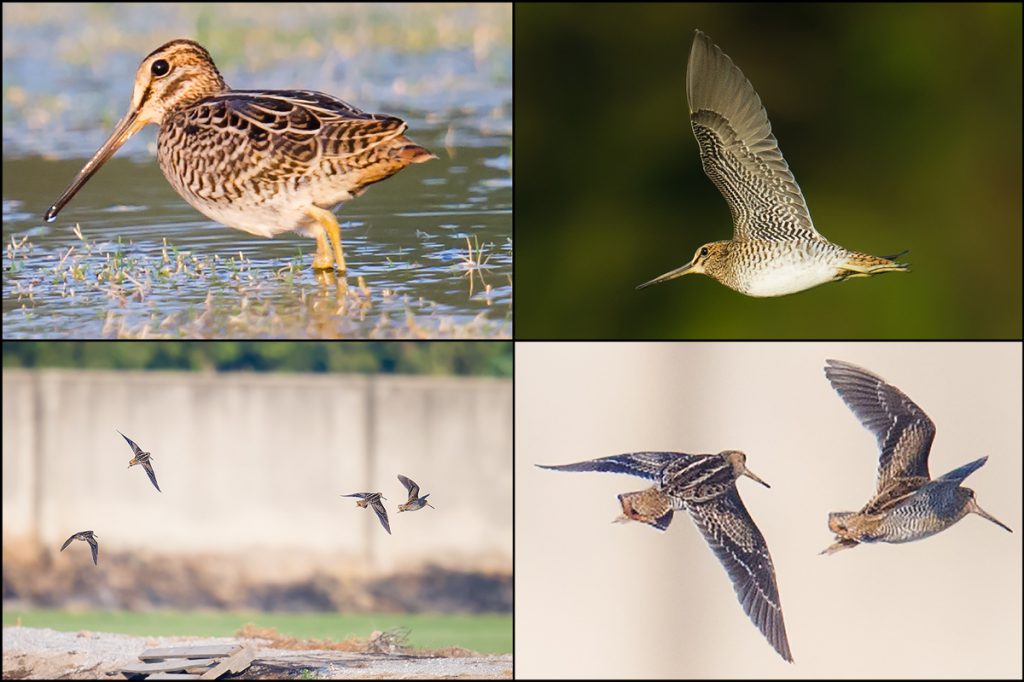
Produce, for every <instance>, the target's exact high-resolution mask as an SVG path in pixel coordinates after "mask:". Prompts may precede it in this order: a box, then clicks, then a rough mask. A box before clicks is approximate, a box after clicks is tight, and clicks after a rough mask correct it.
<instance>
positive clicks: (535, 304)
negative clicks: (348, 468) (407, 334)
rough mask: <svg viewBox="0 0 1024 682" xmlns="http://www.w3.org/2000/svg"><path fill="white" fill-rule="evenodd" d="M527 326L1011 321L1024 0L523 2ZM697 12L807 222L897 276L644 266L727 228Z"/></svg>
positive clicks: (522, 290) (745, 328) (685, 253)
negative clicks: (690, 79)
mask: <svg viewBox="0 0 1024 682" xmlns="http://www.w3.org/2000/svg"><path fill="white" fill-rule="evenodd" d="M515 22H516V23H515V70H516V76H517V77H516V101H515V105H516V106H515V130H516V138H517V140H518V144H517V146H516V154H517V159H516V162H517V164H516V193H515V215H516V257H517V258H516V260H517V262H516V267H517V269H518V272H517V274H518V277H517V282H516V298H517V300H516V336H517V337H518V338H578V339H579V338H597V337H612V338H665V337H667V338H679V337H682V338H694V337H697V338H880V339H882V338H904V339H906V338H965V339H966V338H1020V336H1021V286H1022V283H1021V5H1020V4H1002V5H995V4H970V5H955V4H943V5H888V4H877V5H831V4H830V5H813V4H810V5H804V4H801V5H762V4H758V5H732V4H714V5H712V4H706V5H681V6H679V5H652V4H630V5H589V6H587V7H586V8H581V7H579V6H570V5H551V4H546V3H545V4H527V5H517V6H516V7H515ZM695 28H700V29H701V30H703V31H705V32H707V33H708V34H709V35H710V36H711V37H712V39H713V40H714V41H715V42H716V43H717V44H718V45H720V46H721V47H722V49H723V50H724V51H725V53H726V54H728V55H729V56H730V57H732V59H733V61H735V62H736V64H737V65H738V66H739V67H740V68H741V69H742V70H743V72H744V74H745V75H746V76H747V78H749V79H750V81H751V82H752V83H753V85H754V88H755V89H756V90H757V92H758V93H759V94H760V96H761V100H762V102H763V103H764V104H765V107H766V108H767V110H768V115H769V119H770V120H771V122H772V124H773V130H774V132H775V135H776V137H777V138H778V139H779V144H780V147H781V149H782V152H783V154H784V155H785V157H786V160H787V161H788V162H789V165H790V168H791V169H792V170H793V172H794V175H795V176H796V178H797V181H798V182H799V183H800V186H801V188H802V189H803V192H804V195H805V196H806V198H807V202H808V206H809V207H810V211H811V216H812V218H813V219H814V221H815V225H816V227H817V228H818V229H819V231H821V233H822V234H823V235H825V236H826V237H827V238H829V239H830V240H832V241H835V242H836V243H838V244H840V245H842V246H845V247H848V248H851V249H856V250H860V251H865V252H867V253H872V254H877V255H885V254H892V253H896V252H898V251H900V250H902V249H910V253H909V254H908V255H907V256H906V257H905V258H904V260H905V261H907V262H909V263H910V264H911V266H912V267H911V272H910V273H909V274H889V275H883V276H880V277H876V278H871V279H854V280H850V281H848V282H842V283H838V284H827V285H824V286H820V287H817V288H815V289H811V290H809V291H806V292H802V293H798V294H795V295H791V296H785V297H780V298H773V299H755V298H748V297H746V296H743V295H741V294H738V293H736V292H733V291H731V290H729V289H727V288H725V287H723V286H721V285H720V284H718V283H717V282H715V281H713V280H712V279H710V278H707V277H703V276H692V277H685V278H682V279H679V280H675V281H672V282H669V283H666V284H660V285H658V286H656V287H653V288H651V289H646V290H644V291H636V290H635V287H636V285H638V284H640V283H641V282H645V281H647V280H649V279H651V278H653V277H655V276H656V275H660V274H661V273H663V272H666V271H668V270H671V269H673V268H675V267H677V266H679V265H682V264H684V263H686V262H688V261H689V259H690V258H691V257H692V256H693V252H694V250H695V249H696V248H697V247H698V246H700V245H701V244H703V243H705V242H709V241H713V240H716V239H728V238H730V237H731V234H732V223H731V219H730V216H729V211H728V209H727V207H726V205H725V202H724V200H723V199H722V197H721V195H719V193H718V191H717V190H716V189H715V188H714V186H713V185H712V184H711V182H710V181H709V180H708V179H707V178H706V177H705V176H704V174H703V171H702V170H701V166H700V161H699V159H698V156H697V146H696V143H695V141H694V139H693V134H692V132H691V130H690V123H689V116H688V109H687V103H686V92H685V74H686V62H687V58H688V55H689V51H690V44H691V41H692V38H693V31H694V29H695Z"/></svg>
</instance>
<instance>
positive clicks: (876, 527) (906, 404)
mask: <svg viewBox="0 0 1024 682" xmlns="http://www.w3.org/2000/svg"><path fill="white" fill-rule="evenodd" d="M825 376H826V377H827V378H828V380H829V383H831V384H832V388H834V389H835V390H836V392H837V393H838V394H839V397H840V398H842V399H843V402H845V403H846V405H847V407H849V408H850V410H851V411H853V413H854V415H856V417H857V419H859V420H860V422H861V424H863V425H864V428H866V429H867V430H868V431H870V432H871V433H873V434H874V435H875V438H876V439H877V441H878V449H879V458H878V482H877V485H876V490H875V495H874V496H873V497H872V498H871V499H870V500H868V502H867V504H865V505H864V507H863V508H862V509H861V510H860V511H858V512H832V513H830V514H829V515H828V516H829V519H828V526H829V530H831V531H832V532H833V533H835V541H834V542H833V544H832V545H830V546H829V547H827V548H826V549H824V550H823V551H822V552H821V554H834V553H835V552H838V551H841V550H844V549H849V548H851V547H856V546H857V545H858V544H860V543H862V542H867V543H872V542H888V543H902V542H913V541H915V540H921V539H924V538H926V537H929V536H931V535H934V534H936V533H939V532H941V531H943V530H945V529H947V528H949V527H950V526H952V525H953V524H955V523H956V522H957V521H959V520H960V519H962V518H963V517H964V516H966V515H967V514H971V513H974V514H977V515H979V516H981V517H983V518H985V519H988V520H989V521H992V522H993V523H995V524H997V525H999V526H1001V527H1002V528H1005V529H1006V530H1008V531H1009V530H1010V528H1009V527H1007V526H1006V525H1005V524H1004V523H1002V522H1001V521H999V520H997V519H996V518H995V517H993V516H991V515H989V514H988V513H987V512H985V511H984V510H983V509H982V508H981V507H979V506H978V502H977V500H975V495H974V491H973V490H971V489H970V488H964V487H961V486H960V484H961V483H962V482H963V481H964V479H965V478H967V477H968V476H969V475H970V474H971V473H972V472H974V471H975V470H977V469H978V468H979V467H981V466H982V465H984V464H985V462H986V461H987V460H988V457H981V458H979V459H976V460H974V461H973V462H969V463H968V464H965V465H963V466H961V467H958V468H956V469H954V470H953V471H950V472H949V473H947V474H945V475H944V476H940V477H939V478H937V479H935V480H932V478H931V475H930V474H929V473H928V455H929V453H930V452H931V447H932V440H933V439H934V438H935V424H934V423H933V422H932V420H931V419H929V417H928V415H927V414H925V413H924V411H923V410H922V409H921V408H920V407H918V406H917V404H915V403H914V401H912V400H911V399H910V398H908V397H907V396H906V395H905V394H904V393H903V392H902V391H901V390H899V389H898V388H896V387H895V386H892V385H890V384H888V383H886V381H885V380H884V379H882V378H881V377H880V376H878V375H876V374H874V373H872V372H869V371H868V370H866V369H864V368H862V367H858V366H857V365H854V364H851V363H849V362H843V361H841V360H826V367H825ZM1011 532H1012V531H1011Z"/></svg>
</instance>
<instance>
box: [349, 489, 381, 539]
mask: <svg viewBox="0 0 1024 682" xmlns="http://www.w3.org/2000/svg"><path fill="white" fill-rule="evenodd" d="M342 497H359V498H362V499H360V500H359V501H357V502H356V506H357V507H363V508H364V509H365V508H366V506H367V505H369V506H370V508H371V509H373V511H375V512H376V513H377V518H378V519H380V525H382V526H384V530H386V531H387V532H388V535H391V524H389V523H388V511H387V510H386V509H385V508H384V504H383V503H382V502H381V500H386V499H388V498H386V497H384V496H383V495H382V494H380V493H351V494H349V495H342Z"/></svg>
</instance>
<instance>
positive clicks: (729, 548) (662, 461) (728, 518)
mask: <svg viewBox="0 0 1024 682" xmlns="http://www.w3.org/2000/svg"><path fill="white" fill-rule="evenodd" d="M746 461H747V456H746V455H745V454H743V453H742V452H739V451H737V450H726V451H725V452H720V453H718V454H717V455H687V454H684V453H680V452H634V453H629V454H624V455H614V456H612V457H602V458H601V459H592V460H588V461H586V462H577V463H576V464H563V465H561V466H544V465H540V464H538V465H537V466H539V467H541V468H542V469H555V470H557V471H607V472H611V473H616V474H629V475H631V476H639V477H640V478H645V479H647V480H650V481H654V485H653V486H652V487H650V488H648V489H647V490H642V491H639V492H632V493H623V494H621V495H619V502H620V503H621V504H622V516H620V517H618V518H617V519H615V520H616V521H619V522H625V521H639V522H641V523H646V524H648V525H650V526H652V527H654V528H657V529H658V530H666V529H667V528H668V526H669V524H670V523H671V522H672V515H673V513H674V512H677V511H681V510H683V509H685V510H686V511H688V512H689V513H690V518H691V519H692V520H693V522H694V523H695V524H696V525H697V528H699V529H700V532H701V533H703V535H704V539H705V540H706V541H707V543H708V545H709V546H710V547H711V550H712V551H713V552H714V553H715V556H716V557H718V560H719V561H720V562H721V563H722V566H724V567H725V570H726V572H727V573H728V574H729V578H730V580H732V584H733V588H734V589H735V590H736V596H737V597H738V598H739V601H740V604H742V605H743V611H744V613H746V614H747V616H749V617H750V619H751V621H752V622H753V623H754V625H756V626H757V628H758V629H759V630H760V631H761V634H763V635H764V636H765V638H766V639H767V640H768V642H769V643H770V644H771V645H772V646H773V647H774V648H775V650H776V651H777V652H778V653H779V655H780V656H782V658H784V659H785V660H787V661H790V662H792V660H793V656H792V654H791V653H790V651H789V640H788V639H787V638H786V625H785V623H784V622H783V620H782V605H781V603H780V601H779V588H778V585H777V584H776V582H775V567H774V566H773V564H772V558H771V556H770V555H769V554H768V546H767V545H766V544H765V541H764V536H762V535H761V531H759V530H758V528H757V526H756V525H755V524H754V521H753V519H751V518H750V514H748V513H747V509H746V507H744V506H743V500H741V499H740V495H739V492H738V491H737V490H736V479H738V478H739V477H740V476H748V477H749V478H752V479H754V480H755V481H757V482H758V483H760V484H761V485H763V486H765V487H766V488H767V487H769V486H768V484H767V483H765V482H764V481H762V480H761V479H760V478H758V477H757V476H755V475H754V474H753V473H751V472H750V470H749V469H747V465H746Z"/></svg>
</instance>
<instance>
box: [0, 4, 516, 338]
mask: <svg viewBox="0 0 1024 682" xmlns="http://www.w3.org/2000/svg"><path fill="white" fill-rule="evenodd" d="M161 11H163V10H161ZM190 11H191V10H189V9H188V8H185V9H181V8H179V9H173V10H167V11H166V12H165V14H166V15H167V16H166V17H165V20H166V22H167V23H168V24H169V25H174V24H175V22H180V23H181V26H182V28H171V29H169V30H171V31H174V35H172V36H171V37H175V36H176V35H182V36H194V35H195V33H194V31H191V30H190V29H189V28H188V26H189V23H190V21H191V20H192V17H191V16H190V15H188V12H190ZM206 11H210V12H215V13H216V12H221V13H222V14H221V15H218V16H217V17H216V18H215V20H212V25H215V26H216V27H217V29H218V31H221V32H224V33H226V34H227V35H228V37H226V38H225V37H221V38H220V39H218V35H220V34H218V33H214V34H213V36H212V37H211V38H210V40H211V41H212V43H211V44H209V45H208V47H210V49H211V53H212V55H213V57H214V60H215V61H217V62H218V66H219V67H220V68H221V70H222V72H223V73H224V76H225V78H226V80H227V82H228V83H230V84H231V85H232V86H234V87H237V88H240V89H251V88H257V87H266V88H268V89H273V88H290V87H294V88H309V89H317V90H322V91H324V92H328V93H330V94H334V95H336V96H339V97H341V98H343V99H346V100H348V101H351V102H352V103H353V104H355V105H356V106H358V107H360V108H364V109H366V110H370V111H379V112H382V113H389V114H393V115H396V116H399V117H401V118H403V119H405V120H406V121H407V122H408V123H409V130H408V132H407V135H408V136H409V137H410V138H411V139H412V140H414V141H415V142H417V143H419V144H421V145H423V146H425V147H427V148H428V149H430V150H431V151H433V152H434V153H435V154H437V156H438V157H439V158H438V159H436V160H433V161H430V162H428V163H424V164H418V165H415V166H412V167H409V168H406V169H405V170H403V171H401V172H399V173H398V174H397V175H395V176H393V177H391V178H389V179H388V180H386V181H384V182H381V183H379V184H377V185H374V186H373V187H371V188H369V189H368V190H367V191H366V193H365V194H364V195H362V196H360V197H358V198H356V199H353V200H352V201H350V202H348V203H346V204H345V205H343V206H341V207H340V208H338V209H337V210H336V211H335V214H336V215H337V217H338V220H339V223H340V224H341V228H342V242H343V245H344V251H345V260H346V263H347V265H348V271H347V273H346V278H345V279H344V280H341V281H338V280H333V279H327V278H326V277H324V276H322V275H317V274H315V273H314V272H313V270H312V268H311V267H310V264H311V262H312V254H313V253H314V252H315V249H316V242H315V240H313V239H311V238H307V237H303V236H301V235H297V234H294V233H285V234H281V235H278V236H277V237H275V238H274V239H270V240H268V239H264V238H262V237H255V236H253V235H250V234H247V233H244V232H240V231H237V230H233V229H231V228H228V227H225V226H223V225H220V224H218V223H216V222H214V221H211V220H209V219H207V218H206V217H205V216H203V215H202V214H200V213H199V212H198V211H196V210H195V209H193V208H192V207H191V206H189V205H188V203H187V202H185V200H184V199H182V198H181V197H180V196H178V195H177V193H176V192H175V191H174V190H173V189H172V188H171V186H170V185H169V184H168V183H167V181H166V179H165V178H164V177H163V175H162V173H161V172H160V169H159V167H158V165H157V162H156V158H155V153H156V149H155V139H156V127H155V126H149V127H147V128H146V129H145V130H143V131H142V132H140V133H139V134H138V135H136V136H135V138H133V139H132V140H130V141H129V142H128V143H127V144H126V145H125V146H124V147H123V148H122V149H121V150H120V151H119V152H118V153H117V154H116V156H115V157H114V158H113V159H111V160H110V161H108V162H107V163H106V164H105V165H104V166H103V167H102V168H101V169H100V170H99V172H97V173H96V175H94V176H93V177H92V178H91V179H90V181H89V182H88V183H87V184H86V185H85V187H84V188H83V189H82V190H81V191H80V192H79V193H78V194H77V195H76V196H75V197H74V198H73V199H72V200H71V202H70V203H69V204H68V205H67V206H65V207H64V209H63V210H62V211H61V213H60V215H59V216H58V217H57V219H56V220H55V221H54V222H53V223H51V224H46V223H44V222H43V219H42V215H43V213H44V212H45V211H46V209H47V208H48V207H49V206H50V204H52V202H53V201H54V199H56V197H57V196H58V195H59V194H60V192H61V191H62V190H63V189H64V187H66V185H67V184H68V182H69V181H70V180H71V179H72V178H73V177H74V175H75V174H76V173H77V172H78V171H79V169H80V168H81V167H82V165H83V164H84V163H85V160H86V159H88V158H89V156H91V154H92V152H94V151H95V150H96V149H97V148H98V147H99V145H100V144H102V142H103V141H104V140H105V139H106V136H107V135H108V134H109V132H110V130H111V129H112V128H113V126H114V124H115V123H116V121H117V119H118V118H119V117H121V116H122V115H123V114H124V111H125V109H126V108H127V105H128V101H129V95H130V92H131V83H132V79H133V77H134V73H135V68H136V67H137V65H138V63H139V61H140V60H141V58H142V57H143V56H145V54H146V53H147V52H149V51H151V50H152V49H153V48H155V47H157V46H158V45H159V44H160V43H161V42H163V40H164V39H165V37H164V38H161V39H160V40H156V39H155V38H141V37H137V36H133V37H132V38H131V44H130V45H125V44H123V43H117V42H116V41H114V42H111V44H109V45H107V44H105V43H103V42H99V43H89V42H88V41H87V40H86V39H85V38H84V37H83V35H85V34H87V33H88V30H89V26H93V25H94V24H95V22H96V21H98V20H99V19H101V18H102V17H96V16H93V15H94V14H95V13H97V12H100V13H102V12H103V10H101V9H99V8H95V7H94V8H92V9H80V8H73V9H68V14H69V15H74V14H76V13H80V16H78V18H77V19H75V17H73V16H68V17H64V16H63V15H61V18H54V17H57V16H58V15H57V14H54V13H48V12H42V13H41V14H40V15H38V16H37V15H34V14H32V12H34V10H32V9H31V8H24V7H18V8H14V9H10V8H8V7H7V6H5V9H4V41H5V53H4V62H3V69H4V86H5V87H4V109H3V123H4V125H3V135H4V147H3V240H4V254H3V267H4V278H3V332H4V337H5V338H25V337H71V338H93V337H110V336H133V337H134V336H154V335H157V336H171V337H177V336H186V337H211V336H214V337H216V336H244V337H267V336H274V337H276V336H285V337H305V336H322V337H361V336H382V337H388V336H417V337H436V336H459V337H481V336H484V337H493V336H511V332H512V169H511V165H512V159H511V148H512V122H511V43H510V40H509V41H508V42H507V44H506V42H505V39H504V37H503V35H504V34H503V33H501V30H497V31H495V30H491V29H489V28H487V27H488V23H487V22H491V23H492V24H495V25H496V26H498V27H499V28H500V27H501V26H502V22H503V21H504V15H503V14H501V13H495V12H494V11H493V10H492V9H491V8H487V7H474V6H469V7H468V8H463V9H461V10H459V12H454V13H452V14H451V17H446V16H445V13H443V12H438V13H436V15H437V16H436V17H435V19H434V20H436V22H437V27H438V29H437V30H434V29H431V31H432V32H433V33H432V34H434V35H437V36H442V37H443V36H445V35H449V34H446V33H444V31H443V30H441V28H443V27H445V26H447V24H446V23H445V22H451V24H452V26H453V27H454V28H452V29H451V31H450V35H451V36H453V37H450V39H447V40H442V39H441V38H439V39H438V41H437V44H417V45H411V44H410V45H404V44H399V43H394V44H392V43H389V42H388V37H389V36H390V35H392V32H393V33H394V35H396V36H403V37H405V36H412V38H415V35H413V34H412V33H411V32H410V31H411V29H407V27H408V26H409V23H408V21H409V20H408V19H406V18H404V15H403V14H402V11H401V9H400V8H385V9H384V10H380V12H382V14H381V15H380V16H377V15H376V14H374V12H377V11H378V10H372V8H364V10H359V9H358V8H357V9H344V8H342V9H338V8H331V7H319V8H312V9H310V10H308V11H309V16H308V17H305V18H304V19H303V22H304V25H305V26H306V28H307V29H308V28H309V27H314V28H315V27H316V26H318V25H323V24H324V22H328V23H329V22H355V23H354V24H353V26H354V28H352V29H351V31H350V33H349V35H351V36H354V37H356V38H358V40H359V41H365V44H363V42H359V43H357V44H356V45H355V47H353V46H352V43H351V42H350V41H342V42H338V41H337V35H338V34H334V33H327V34H325V36H324V37H323V38H321V39H316V40H312V39H307V40H305V41H300V42H299V43H298V44H296V45H295V46H294V47H282V45H284V44H286V42H287V37H285V36H281V35H277V34H274V33H273V30H274V29H273V28H266V26H270V27H273V26H274V25H275V24H280V18H279V16H278V15H277V14H274V11H276V10H271V9H267V10H265V11H264V10H260V12H263V14H266V16H265V17H264V19H265V21H264V24H265V26H264V27H262V28H252V27H250V26H249V25H248V24H246V23H244V22H243V21H242V20H241V19H239V18H238V17H237V16H234V14H233V10H231V8H230V7H228V8H226V9H225V8H219V7H216V6H210V7H208V8H207V10H206ZM360 11H364V13H365V14H366V15H367V16H363V15H360V14H358V13H359V12H360ZM150 12H151V10H149V9H147V8H145V7H140V6H128V9H127V10H126V11H125V12H123V13H119V14H118V15H117V17H116V19H117V20H118V21H120V22H121V23H122V24H130V23H131V22H133V21H141V20H145V21H149V20H151V19H152V16H151V14H150ZM257 14H259V13H257ZM430 16H433V15H430ZM76 21H77V22H78V23H76ZM259 21H260V19H259V18H258V17H257V19H256V22H257V23H259ZM19 23H20V26H19ZM422 24H423V22H422V21H419V25H422ZM95 25H98V24H95ZM279 30H280V31H283V32H284V33H287V31H285V30H284V29H283V28H280V27H279ZM304 30H305V29H304ZM502 30H503V29H502ZM257 31H269V32H271V33H270V34H268V35H266V36H264V37H263V38H262V39H256V38H254V37H253V36H254V34H256V32H257ZM488 31H490V32H488ZM461 32H465V33H466V35H467V36H470V37H469V38H466V39H465V40H463V39H462V38H460V35H461V34H462V33H461ZM40 33H46V35H47V36H48V47H47V49H41V48H40V41H39V40H38V38H39V37H40V36H39V35H38V34H40ZM33 35H35V36H36V39H33ZM122 35H130V34H122ZM235 36H238V37H237V39H236V38H235ZM412 38H410V42H413V40H412ZM261 40H262V44H263V45H264V46H265V49H264V50H259V49H252V48H253V46H258V45H260V44H261ZM460 41H461V42H460ZM150 43H153V44H150ZM236 43H238V44H239V45H240V47H239V48H238V49H235V50H234V51H233V48H232V46H233V45H235V44H236ZM83 44H84V45H87V47H88V50H87V51H85V52H83V51H82V45H83ZM143 46H145V47H143ZM222 58H223V59H222Z"/></svg>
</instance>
